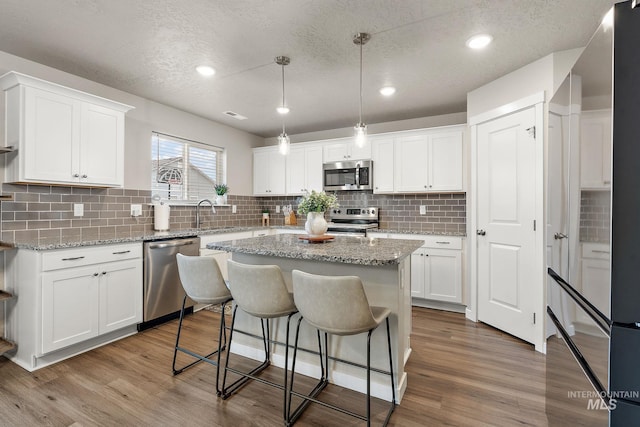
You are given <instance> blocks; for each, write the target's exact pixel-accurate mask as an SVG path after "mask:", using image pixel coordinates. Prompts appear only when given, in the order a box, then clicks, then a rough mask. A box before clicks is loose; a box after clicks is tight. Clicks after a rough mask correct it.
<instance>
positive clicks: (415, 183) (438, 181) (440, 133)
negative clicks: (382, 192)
mask: <svg viewBox="0 0 640 427" xmlns="http://www.w3.org/2000/svg"><path fill="white" fill-rule="evenodd" d="M394 154H395V159H394V164H395V168H394V177H395V183H394V184H395V186H394V190H395V192H401V193H421V192H429V191H438V192H442V191H463V190H464V185H463V165H464V161H463V130H462V128H460V127H456V128H453V129H449V130H439V129H435V130H425V131H421V132H419V133H411V134H407V135H405V136H400V137H398V138H396V140H395V152H394ZM375 168H376V165H375V164H374V173H375ZM374 185H377V183H376V182H375V181H374Z"/></svg>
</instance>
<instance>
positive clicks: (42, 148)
mask: <svg viewBox="0 0 640 427" xmlns="http://www.w3.org/2000/svg"><path fill="white" fill-rule="evenodd" d="M25 99H26V101H25V124H24V126H25V129H24V130H25V147H24V153H25V154H24V156H25V158H24V159H22V161H24V176H23V177H21V178H24V179H28V180H35V181H44V182H64V183H68V182H72V181H78V178H77V176H74V175H76V174H79V170H78V159H77V158H74V153H75V152H76V151H77V145H78V143H79V129H80V126H79V120H80V107H79V104H78V102H77V101H74V100H73V99H71V98H68V97H66V96H62V95H58V94H55V93H51V92H48V91H44V90H39V89H34V88H25Z"/></svg>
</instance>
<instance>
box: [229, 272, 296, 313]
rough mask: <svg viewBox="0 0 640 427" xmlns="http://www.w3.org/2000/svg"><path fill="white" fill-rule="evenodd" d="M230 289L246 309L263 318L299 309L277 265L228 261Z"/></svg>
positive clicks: (238, 303)
mask: <svg viewBox="0 0 640 427" xmlns="http://www.w3.org/2000/svg"><path fill="white" fill-rule="evenodd" d="M227 268H228V270H229V289H230V290H231V295H233V300H234V301H235V303H236V304H237V305H238V307H240V308H241V309H242V310H243V311H245V312H247V313H248V314H250V315H252V316H256V317H261V318H273V317H280V316H284V315H286V314H290V313H292V312H295V311H297V310H296V306H295V304H294V303H293V298H292V297H291V294H290V293H289V291H288V290H287V284H286V283H285V281H284V278H283V277H282V271H281V270H280V267H278V266H277V265H249V264H241V263H239V262H236V261H233V260H228V261H227Z"/></svg>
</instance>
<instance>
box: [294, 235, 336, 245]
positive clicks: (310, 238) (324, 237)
mask: <svg viewBox="0 0 640 427" xmlns="http://www.w3.org/2000/svg"><path fill="white" fill-rule="evenodd" d="M298 239H300V240H308V241H309V243H323V242H329V241H331V240H333V239H335V236H329V235H328V234H324V235H322V236H309V235H308V234H303V235H301V236H298Z"/></svg>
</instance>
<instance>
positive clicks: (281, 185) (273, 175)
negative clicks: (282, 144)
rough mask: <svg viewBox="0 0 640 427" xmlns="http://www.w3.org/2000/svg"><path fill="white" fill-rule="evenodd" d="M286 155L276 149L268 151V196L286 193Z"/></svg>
mask: <svg viewBox="0 0 640 427" xmlns="http://www.w3.org/2000/svg"><path fill="white" fill-rule="evenodd" d="M285 167H286V156H283V155H282V154H280V152H279V151H278V150H274V151H270V152H269V164H268V169H269V192H268V194H269V195H270V196H275V195H283V194H285V193H286V173H285V172H286V171H285Z"/></svg>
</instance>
